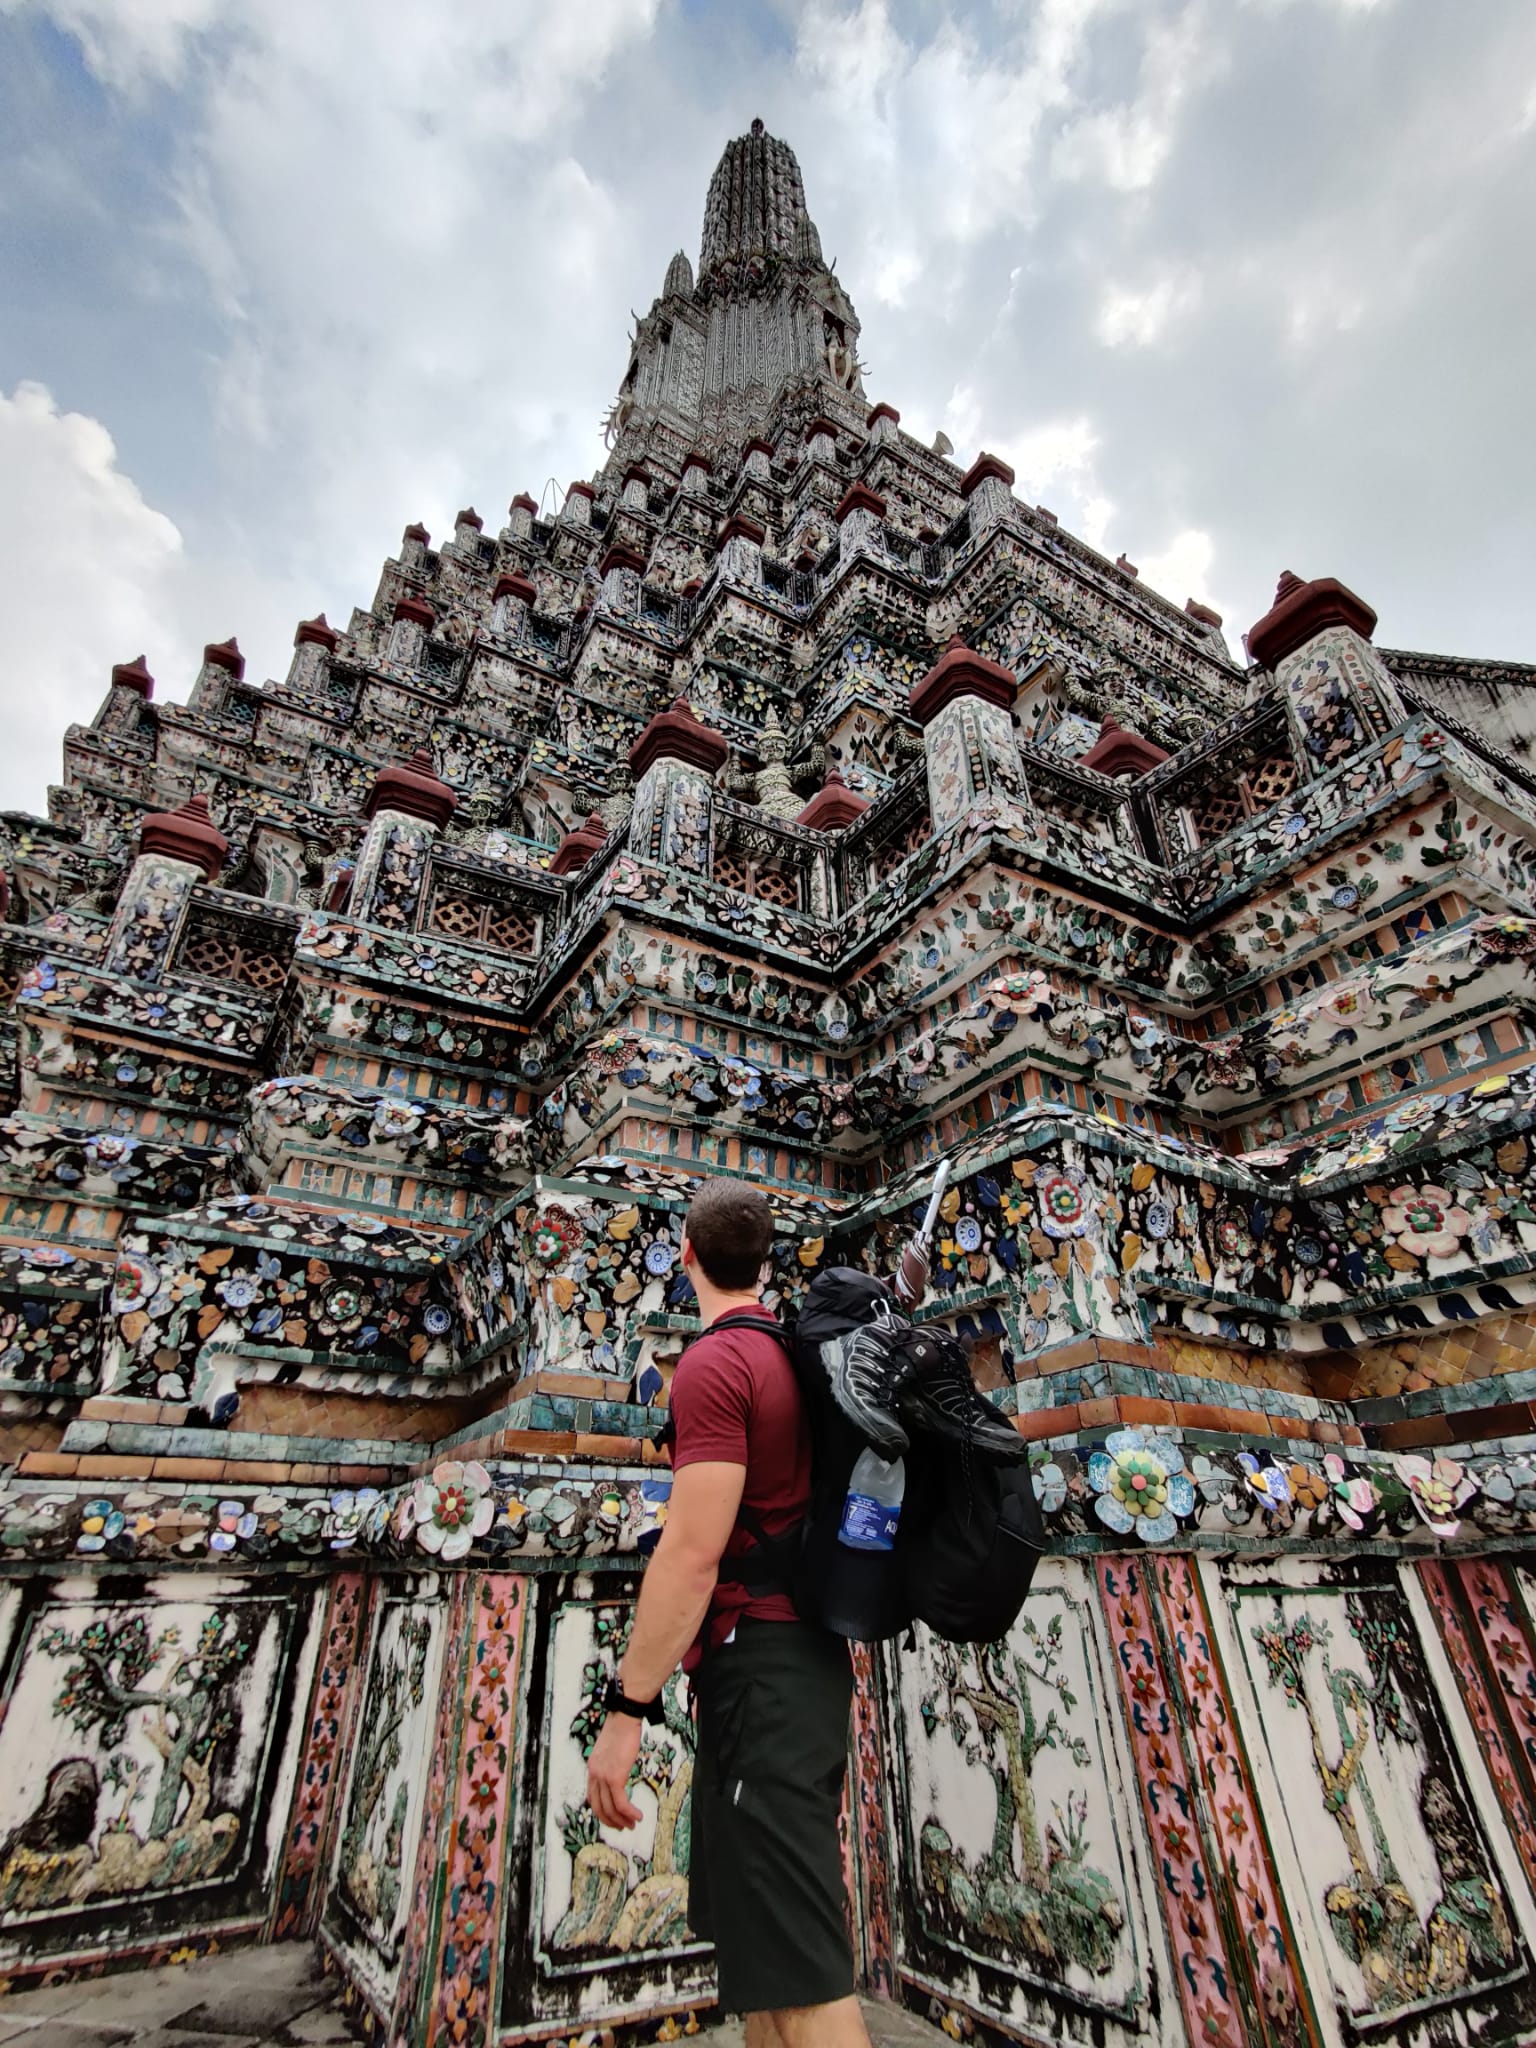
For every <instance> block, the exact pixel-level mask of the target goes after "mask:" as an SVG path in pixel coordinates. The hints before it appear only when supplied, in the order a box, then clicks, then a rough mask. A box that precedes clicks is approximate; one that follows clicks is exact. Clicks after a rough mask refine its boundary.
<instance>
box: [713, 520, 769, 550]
mask: <svg viewBox="0 0 1536 2048" xmlns="http://www.w3.org/2000/svg"><path fill="white" fill-rule="evenodd" d="M765 538H766V534H765V531H764V529H763V528H762V527H761V526H760V525H759V524H758V522H757V521H756V520H755V519H749V518H748V517H747V515H746V513H745V512H733V513H732V514H731V516H730V518H729V519H727V520H726V522H725V524H724V525H723V526H722V527H721V529H720V545H721V547H724V546H725V544H726V542H727V541H728V540H749V541H752V542H753V543H754V544H755V545H756V546H758V547H761V546H762V544H763V541H764V540H765Z"/></svg>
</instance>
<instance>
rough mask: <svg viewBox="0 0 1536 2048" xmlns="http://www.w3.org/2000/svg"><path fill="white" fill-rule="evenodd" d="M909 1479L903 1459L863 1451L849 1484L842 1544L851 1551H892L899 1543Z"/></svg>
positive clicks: (841, 1526) (840, 1536)
mask: <svg viewBox="0 0 1536 2048" xmlns="http://www.w3.org/2000/svg"><path fill="white" fill-rule="evenodd" d="M906 1478H907V1474H906V1467H905V1466H904V1465H903V1464H902V1462H901V1460H900V1458H892V1459H891V1460H890V1461H889V1462H887V1461H886V1460H885V1459H884V1458H882V1457H881V1456H880V1455H879V1453H878V1452H876V1451H870V1450H865V1451H861V1452H860V1453H859V1462H858V1463H857V1464H856V1465H855V1466H854V1468H853V1473H852V1476H851V1477H850V1478H849V1481H848V1494H847V1498H846V1499H845V1500H844V1502H843V1519H842V1521H841V1522H840V1523H839V1525H838V1531H837V1540H838V1542H839V1543H843V1544H846V1545H847V1547H848V1549H850V1550H890V1549H891V1548H892V1547H893V1546H894V1544H895V1542H896V1524H897V1522H898V1521H899V1520H900V1519H901V1496H902V1490H903V1488H904V1487H905V1485H906Z"/></svg>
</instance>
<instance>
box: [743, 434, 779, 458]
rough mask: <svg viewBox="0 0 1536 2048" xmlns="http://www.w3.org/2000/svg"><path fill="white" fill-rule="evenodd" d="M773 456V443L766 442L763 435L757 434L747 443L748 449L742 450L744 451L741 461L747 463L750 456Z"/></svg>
mask: <svg viewBox="0 0 1536 2048" xmlns="http://www.w3.org/2000/svg"><path fill="white" fill-rule="evenodd" d="M772 454H773V443H772V442H771V441H765V440H764V439H763V437H762V435H761V434H756V435H754V436H753V438H752V439H751V440H750V441H749V442H748V443H747V445H746V447H745V448H743V449H742V451H741V459H742V461H743V462H745V461H746V459H747V457H748V456H749V455H769V456H771V455H772Z"/></svg>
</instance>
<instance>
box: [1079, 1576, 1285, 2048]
mask: <svg viewBox="0 0 1536 2048" xmlns="http://www.w3.org/2000/svg"><path fill="white" fill-rule="evenodd" d="M1146 1571H1147V1567H1146V1565H1145V1564H1144V1563H1142V1562H1141V1561H1140V1560H1139V1559H1133V1558H1124V1559H1122V1558H1113V1559H1111V1558H1101V1559H1100V1560H1099V1561H1098V1565H1097V1576H1098V1582H1099V1597H1100V1599H1101V1600H1102V1602H1103V1605H1104V1615H1105V1619H1106V1621H1107V1622H1108V1624H1109V1635H1110V1644H1111V1648H1112V1651H1113V1661H1114V1666H1115V1672H1116V1675H1117V1677H1118V1678H1119V1681H1120V1698H1121V1704H1122V1706H1123V1707H1124V1709H1125V1718H1126V1724H1127V1726H1128V1728H1129V1730H1130V1737H1131V1749H1132V1752H1133V1754H1134V1758H1135V1775H1136V1779H1137V1782H1138V1784H1139V1785H1140V1787H1141V1797H1142V1807H1143V1812H1144V1815H1145V1819H1146V1825H1147V1833H1148V1836H1149V1837H1150V1840H1151V1843H1152V1853H1153V1857H1154V1861H1155V1864H1156V1867H1157V1870H1158V1873H1159V1876H1160V1879H1161V1885H1160V1892H1159V1897H1160V1900H1161V1904H1162V1908H1163V1916H1164V1920H1165V1922H1166V1925H1167V1931H1168V1938H1169V1941H1170V1943H1171V1945H1172V1949H1173V1966H1174V1968H1173V1973H1174V1978H1175V1980H1176V1982H1177V1985H1178V1993H1179V2004H1180V2007H1181V2009H1182V2011H1183V2014H1184V2024H1185V2026H1186V2028H1187V2029H1188V2033H1189V2039H1190V2041H1191V2042H1193V2043H1196V2044H1199V2048H1248V2044H1249V2042H1250V2034H1249V2030H1248V2027H1247V2025H1246V2024H1245V2022H1244V2018H1243V2013H1242V2008H1241V2006H1240V2005H1239V2003H1238V2001H1237V1999H1236V1997H1235V1995H1234V1986H1233V1969H1232V1959H1231V1957H1230V1956H1229V1955H1228V1953H1227V1947H1226V1943H1225V1941H1224V1939H1223V1936H1222V1929H1221V1922H1220V1918H1219V1916H1218V1913H1217V1908H1216V1899H1217V1891H1216V1888H1215V1884H1214V1882H1213V1877H1214V1873H1213V1872H1212V1871H1211V1869H1210V1868H1209V1866H1208V1864H1207V1861H1206V1855H1205V1850H1204V1846H1203V1844H1202V1842H1201V1838H1200V1828H1199V1824H1198V1820H1197V1812H1198V1802H1197V1799H1196V1795H1195V1792H1194V1789H1193V1787H1192V1786H1191V1784H1190V1779H1189V1773H1188V1770H1187V1768H1186V1765H1185V1761H1184V1756H1183V1752H1182V1749H1181V1747H1180V1743H1179V1737H1178V1729H1177V1723H1176V1716H1175V1710H1174V1706H1173V1702H1172V1699H1171V1697H1170V1688H1169V1685H1168V1679H1167V1674H1166V1672H1165V1671H1164V1668H1163V1661H1162V1657H1161V1655H1160V1653H1159V1650H1158V1643H1157V1632H1156V1626H1155V1624H1154V1622H1153V1618H1152V1606H1151V1601H1150V1598H1149V1595H1148V1591H1147V1585H1146V1580H1145V1576H1144V1575H1145V1573H1146Z"/></svg>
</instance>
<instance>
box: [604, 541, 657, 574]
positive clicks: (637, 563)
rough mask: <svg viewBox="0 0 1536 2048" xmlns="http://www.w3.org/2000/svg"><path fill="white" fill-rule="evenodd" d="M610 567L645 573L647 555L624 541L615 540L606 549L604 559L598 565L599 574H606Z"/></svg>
mask: <svg viewBox="0 0 1536 2048" xmlns="http://www.w3.org/2000/svg"><path fill="white" fill-rule="evenodd" d="M610 569H634V570H636V571H637V572H638V573H639V574H640V575H642V576H643V575H644V574H645V557H644V555H642V554H640V553H639V552H638V551H637V550H636V549H634V548H627V547H625V546H624V544H623V542H622V541H615V542H614V544H613V546H612V547H611V548H608V549H606V550H605V552H604V554H603V559H602V560H601V561H600V562H599V563H598V565H597V573H598V575H599V576H606V575H607V574H608V571H609V570H610Z"/></svg>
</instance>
